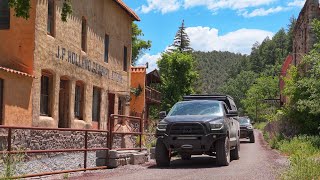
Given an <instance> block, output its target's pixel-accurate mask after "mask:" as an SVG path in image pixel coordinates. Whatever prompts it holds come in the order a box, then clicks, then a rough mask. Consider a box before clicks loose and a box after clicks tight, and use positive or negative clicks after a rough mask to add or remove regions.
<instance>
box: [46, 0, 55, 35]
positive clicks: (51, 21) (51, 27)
mask: <svg viewBox="0 0 320 180" xmlns="http://www.w3.org/2000/svg"><path fill="white" fill-rule="evenodd" d="M54 14H55V13H54V0H48V21H47V31H48V34H50V35H51V36H54V18H55V17H54Z"/></svg>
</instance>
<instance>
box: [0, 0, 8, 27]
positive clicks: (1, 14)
mask: <svg viewBox="0 0 320 180" xmlns="http://www.w3.org/2000/svg"><path fill="white" fill-rule="evenodd" d="M9 28H10V8H9V2H8V0H1V1H0V30H1V29H9Z"/></svg>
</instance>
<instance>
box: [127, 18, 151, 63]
mask: <svg viewBox="0 0 320 180" xmlns="http://www.w3.org/2000/svg"><path fill="white" fill-rule="evenodd" d="M142 36H144V34H143V32H142V30H141V29H140V28H139V27H138V25H137V24H136V23H132V64H133V65H134V64H135V63H136V62H137V60H138V58H139V57H140V56H141V55H142V54H143V53H144V52H145V50H147V49H149V48H150V47H151V41H150V40H148V41H145V40H143V39H141V37H142Z"/></svg>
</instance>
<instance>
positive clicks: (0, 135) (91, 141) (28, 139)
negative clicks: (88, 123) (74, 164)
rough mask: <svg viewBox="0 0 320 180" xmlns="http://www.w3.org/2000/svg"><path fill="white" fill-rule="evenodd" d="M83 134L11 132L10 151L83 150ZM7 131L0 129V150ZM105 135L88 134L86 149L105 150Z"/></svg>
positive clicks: (3, 148) (4, 146) (4, 148)
mask: <svg viewBox="0 0 320 180" xmlns="http://www.w3.org/2000/svg"><path fill="white" fill-rule="evenodd" d="M84 134H85V132H80V131H56V130H50V131H48V130H45V131H44V130H27V129H16V130H13V131H12V137H11V142H12V149H24V150H54V149H75V148H84ZM7 136H8V130H7V129H0V150H1V151H2V150H6V149H7ZM106 147H107V133H101V132H99V133H97V132H89V133H88V148H106Z"/></svg>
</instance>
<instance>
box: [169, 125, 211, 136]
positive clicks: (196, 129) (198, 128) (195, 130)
mask: <svg viewBox="0 0 320 180" xmlns="http://www.w3.org/2000/svg"><path fill="white" fill-rule="evenodd" d="M204 133H205V132H204V128H203V126H202V125H201V124H198V123H177V124H173V125H172V126H171V129H170V134H171V135H202V134H204Z"/></svg>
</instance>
